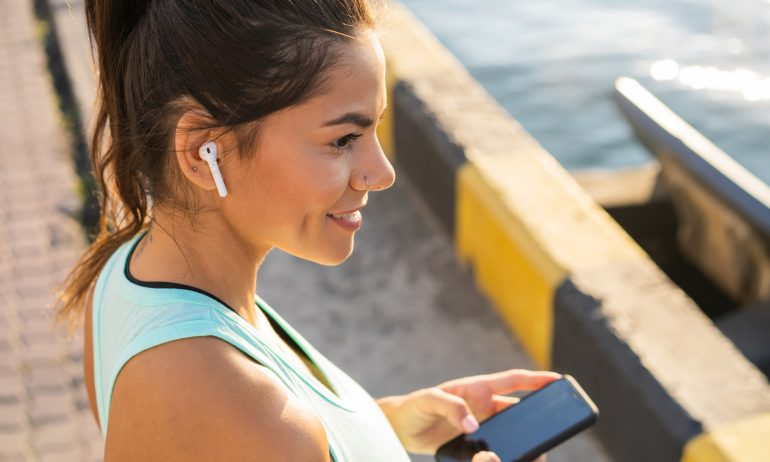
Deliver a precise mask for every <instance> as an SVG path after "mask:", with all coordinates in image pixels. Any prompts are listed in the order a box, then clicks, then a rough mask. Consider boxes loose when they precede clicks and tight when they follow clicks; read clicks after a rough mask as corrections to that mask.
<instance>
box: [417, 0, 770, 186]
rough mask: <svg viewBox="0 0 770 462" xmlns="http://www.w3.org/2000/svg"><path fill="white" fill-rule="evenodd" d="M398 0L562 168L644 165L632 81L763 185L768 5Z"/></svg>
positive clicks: (767, 176) (755, 1)
mask: <svg viewBox="0 0 770 462" xmlns="http://www.w3.org/2000/svg"><path fill="white" fill-rule="evenodd" d="M402 1H403V3H404V4H405V5H406V6H408V7H409V8H410V9H411V10H412V11H413V12H414V14H415V15H416V16H417V17H418V18H419V19H420V20H421V21H423V22H424V23H425V24H426V25H427V26H428V28H430V29H431V31H432V32H433V33H434V34H435V35H436V36H437V37H438V39H439V40H440V41H441V42H442V43H444V45H445V46H446V47H447V48H449V49H450V50H451V51H452V52H453V53H454V54H455V56H457V57H458V59H459V60H460V61H462V62H463V63H464V64H465V66H466V67H467V68H468V69H469V71H470V72H471V74H472V75H473V76H474V77H475V78H476V79H478V80H479V81H480V82H481V84H482V85H483V86H484V87H485V88H486V89H487V91H488V92H489V93H490V94H492V96H493V97H495V98H496V99H497V101H498V102H499V103H500V104H501V105H502V106H503V107H504V108H505V109H506V110H507V111H508V112H509V113H510V114H511V115H512V116H513V117H514V118H516V119H517V120H518V121H519V122H520V123H521V124H522V125H523V126H524V127H525V128H526V129H527V130H528V131H529V132H530V133H531V134H532V135H533V136H534V137H535V138H536V139H537V140H538V141H539V142H540V143H541V144H542V145H543V146H544V147H545V148H546V149H547V150H548V151H550V152H551V154H553V155H554V157H556V159H558V160H559V162H561V164H562V165H564V166H565V167H566V168H568V169H580V168H618V167H628V166H636V165H641V164H643V163H646V162H647V161H649V159H650V154H649V153H648V152H647V151H646V150H645V149H644V148H643V147H641V145H639V144H638V142H637V141H636V140H635V139H634V137H633V134H632V132H631V130H630V128H629V127H628V125H627V124H626V122H625V121H624V120H623V118H622V116H621V115H620V113H619V112H618V111H617V109H616V108H615V105H614V103H613V102H612V101H611V100H610V97H609V96H610V94H611V92H612V89H613V84H614V81H615V79H616V78H617V77H619V76H629V77H633V78H635V79H637V80H639V81H640V82H641V83H642V85H644V86H646V87H647V88H648V89H650V91H652V92H653V93H654V94H655V95H656V96H658V98H660V99H661V100H662V101H663V102H664V103H665V104H667V105H668V106H669V107H671V108H672V109H673V110H674V111H675V112H677V113H678V114H679V115H680V116H682V118H684V119H685V120H686V121H687V122H689V123H690V124H691V125H693V126H694V127H695V128H696V129H698V130H700V131H701V132H702V133H703V134H704V135H705V136H706V137H708V138H709V139H711V140H712V141H713V142H714V143H715V144H716V145H718V146H719V147H721V148H722V149H724V150H725V151H726V152H727V153H728V154H730V155H731V156H733V157H734V158H735V159H736V160H737V161H738V162H740V163H741V164H743V165H744V166H745V167H747V168H748V169H749V170H750V171H752V172H753V173H754V174H755V175H757V176H758V177H760V178H761V179H763V180H764V181H765V182H766V183H770V162H769V161H768V160H769V159H770V150H769V149H768V138H770V0H723V1H719V0H535V1H525V0H518V1H516V0H402ZM698 66H700V67H698ZM741 69H743V70H741ZM736 70H741V71H739V72H732V71H736ZM653 71H654V72H653ZM653 73H654V74H655V77H656V78H653Z"/></svg>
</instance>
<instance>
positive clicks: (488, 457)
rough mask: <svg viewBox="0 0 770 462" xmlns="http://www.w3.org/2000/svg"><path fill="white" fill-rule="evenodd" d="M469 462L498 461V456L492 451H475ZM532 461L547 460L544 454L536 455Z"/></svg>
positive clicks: (541, 461)
mask: <svg viewBox="0 0 770 462" xmlns="http://www.w3.org/2000/svg"><path fill="white" fill-rule="evenodd" d="M471 462H500V458H499V457H497V454H495V453H494V452H489V451H482V452H477V453H476V455H475V456H473V460H472V461H471ZM533 462H547V459H546V456H545V454H543V455H542V456H540V457H538V458H537V459H535V460H534V461H533Z"/></svg>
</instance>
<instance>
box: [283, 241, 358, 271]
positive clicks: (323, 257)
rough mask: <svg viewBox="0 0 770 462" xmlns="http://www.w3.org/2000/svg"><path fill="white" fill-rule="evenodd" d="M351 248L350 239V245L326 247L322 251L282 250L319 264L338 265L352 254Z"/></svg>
mask: <svg viewBox="0 0 770 462" xmlns="http://www.w3.org/2000/svg"><path fill="white" fill-rule="evenodd" d="M353 248H354V245H353V242H352V241H351V243H350V246H346V247H339V248H331V249H328V248H327V249H324V251H321V252H316V253H313V254H310V253H307V252H292V251H289V250H284V251H285V252H286V253H290V254H292V255H294V256H295V257H297V258H301V259H303V260H307V261H311V262H313V263H317V264H319V265H323V266H338V265H341V264H343V263H345V261H346V260H347V259H348V258H349V257H350V256H351V255H352V254H353Z"/></svg>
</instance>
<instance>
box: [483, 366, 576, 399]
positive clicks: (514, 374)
mask: <svg viewBox="0 0 770 462" xmlns="http://www.w3.org/2000/svg"><path fill="white" fill-rule="evenodd" d="M560 378H562V375H561V374H557V373H556V372H550V371H528V370H524V369H510V370H507V371H502V372H495V373H492V374H486V375H480V376H478V377H476V379H477V380H476V381H477V382H481V383H483V384H485V385H486V386H488V387H489V388H490V389H491V390H492V392H493V393H495V394H498V395H505V394H508V393H513V392H514V391H529V390H537V389H538V388H541V387H543V386H544V385H546V384H548V383H551V382H553V381H554V380H558V379H560Z"/></svg>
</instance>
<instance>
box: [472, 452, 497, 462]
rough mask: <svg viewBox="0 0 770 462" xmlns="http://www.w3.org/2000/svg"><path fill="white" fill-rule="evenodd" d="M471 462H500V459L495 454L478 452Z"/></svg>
mask: <svg viewBox="0 0 770 462" xmlns="http://www.w3.org/2000/svg"><path fill="white" fill-rule="evenodd" d="M471 462H500V458H499V457H497V454H495V453H494V452H489V451H482V452H477V453H476V455H475V456H473V460H472V461H471Z"/></svg>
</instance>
